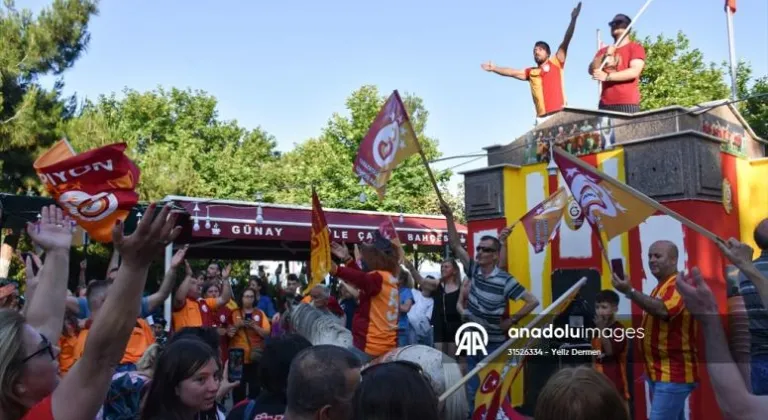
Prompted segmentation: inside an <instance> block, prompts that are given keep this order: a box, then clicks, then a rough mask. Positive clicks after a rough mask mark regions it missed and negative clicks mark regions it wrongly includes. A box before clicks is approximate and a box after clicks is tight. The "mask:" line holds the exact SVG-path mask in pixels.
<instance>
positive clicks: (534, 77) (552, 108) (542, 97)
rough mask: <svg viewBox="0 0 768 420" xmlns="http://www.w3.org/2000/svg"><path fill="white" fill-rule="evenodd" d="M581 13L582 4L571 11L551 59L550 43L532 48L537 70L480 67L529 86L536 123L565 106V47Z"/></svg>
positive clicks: (488, 64)
mask: <svg viewBox="0 0 768 420" xmlns="http://www.w3.org/2000/svg"><path fill="white" fill-rule="evenodd" d="M580 11H581V2H579V4H578V5H577V6H576V8H574V9H573V12H571V23H570V25H568V29H567V30H566V31H565V37H564V38H563V42H562V43H561V44H560V47H559V48H558V49H557V52H556V53H555V55H554V56H552V55H551V50H550V48H549V44H547V43H546V42H544V41H539V42H537V43H536V44H535V45H534V46H533V59H534V61H535V62H536V67H529V68H527V69H513V68H507V67H497V66H496V65H495V64H493V62H492V61H489V62H487V63H483V64H482V66H481V67H482V69H483V70H485V71H489V72H493V73H496V74H498V75H500V76H507V77H513V78H515V79H518V80H523V81H527V82H529V83H530V84H531V94H532V95H533V104H534V105H535V106H536V117H537V118H536V124H540V123H542V122H544V121H545V120H546V119H547V118H549V117H550V116H551V115H552V114H555V113H557V112H559V111H561V110H562V109H563V107H564V106H565V88H564V86H563V69H564V68H565V57H566V54H567V52H568V45H570V43H571V38H573V31H574V29H576V19H577V18H578V17H579V12H580Z"/></svg>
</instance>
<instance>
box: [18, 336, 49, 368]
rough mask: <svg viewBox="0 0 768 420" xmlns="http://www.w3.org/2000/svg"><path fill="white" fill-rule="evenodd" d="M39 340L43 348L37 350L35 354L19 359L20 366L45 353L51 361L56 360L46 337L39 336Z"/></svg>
mask: <svg viewBox="0 0 768 420" xmlns="http://www.w3.org/2000/svg"><path fill="white" fill-rule="evenodd" d="M40 339H41V340H42V343H43V347H41V348H39V349H38V350H37V351H36V352H34V353H32V354H30V355H29V356H27V357H25V358H23V359H21V364H22V365H23V364H25V363H27V362H28V361H30V360H32V359H34V358H35V357H37V356H39V355H41V354H43V353H46V352H47V353H48V355H49V356H51V361H53V360H56V355H55V354H54V352H53V344H51V341H50V340H48V337H46V336H44V335H42V334H40Z"/></svg>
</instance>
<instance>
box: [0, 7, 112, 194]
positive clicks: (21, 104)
mask: <svg viewBox="0 0 768 420" xmlns="http://www.w3.org/2000/svg"><path fill="white" fill-rule="evenodd" d="M96 13H97V8H96V2H95V1H90V0H55V1H54V2H53V4H52V5H51V6H50V7H48V8H45V9H43V10H42V11H41V12H40V14H39V15H38V16H37V17H33V15H32V13H31V12H30V11H29V10H26V9H25V10H18V9H16V7H15V5H14V2H13V1H12V0H6V1H5V2H4V4H3V5H0V33H2V39H3V45H2V49H0V85H1V86H2V89H0V169H2V174H3V175H2V177H1V178H0V190H2V191H10V192H17V193H18V192H20V191H23V190H25V189H26V188H28V187H30V186H32V185H34V184H35V183H36V180H37V177H36V175H35V172H34V170H33V168H32V163H33V162H34V159H35V158H36V157H37V156H38V155H39V154H40V153H41V152H42V151H44V150H46V149H47V148H48V147H49V146H50V145H51V144H53V142H54V141H55V140H56V139H57V138H58V136H59V132H58V130H57V128H58V125H59V123H60V122H61V120H63V119H68V118H69V117H71V115H72V113H73V111H74V98H63V97H62V88H63V87H64V81H63V76H62V75H63V73H64V71H66V70H67V69H69V68H71V67H72V65H73V64H74V63H75V61H76V60H77V59H78V57H80V54H81V53H82V52H83V51H84V50H85V48H86V46H87V45H88V41H89V39H90V34H89V33H88V22H89V20H90V18H91V16H92V15H95V14H96ZM46 75H52V76H55V77H56V81H55V83H54V86H53V88H52V89H51V90H46V89H44V88H43V87H42V86H41V85H40V83H39V79H40V78H41V77H42V76H46Z"/></svg>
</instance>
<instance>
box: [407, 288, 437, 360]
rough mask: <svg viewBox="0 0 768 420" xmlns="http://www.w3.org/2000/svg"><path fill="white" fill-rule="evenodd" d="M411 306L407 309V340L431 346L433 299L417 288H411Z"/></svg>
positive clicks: (432, 343) (432, 341)
mask: <svg viewBox="0 0 768 420" xmlns="http://www.w3.org/2000/svg"><path fill="white" fill-rule="evenodd" d="M412 293H413V306H411V310H410V311H408V322H409V323H410V324H411V329H410V334H411V338H410V340H409V342H411V343H414V344H423V345H425V346H430V347H432V346H433V345H434V337H433V335H432V325H431V318H432V309H433V307H434V306H435V301H434V300H433V299H432V298H431V297H429V296H424V294H423V293H422V292H421V290H419V289H415V288H414V289H413V290H412Z"/></svg>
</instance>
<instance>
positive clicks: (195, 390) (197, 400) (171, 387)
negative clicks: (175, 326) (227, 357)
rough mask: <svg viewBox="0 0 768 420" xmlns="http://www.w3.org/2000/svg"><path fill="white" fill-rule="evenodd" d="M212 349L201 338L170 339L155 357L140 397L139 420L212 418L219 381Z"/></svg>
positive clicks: (221, 415) (201, 419)
mask: <svg viewBox="0 0 768 420" xmlns="http://www.w3.org/2000/svg"><path fill="white" fill-rule="evenodd" d="M221 375H222V372H221V364H220V363H219V357H218V355H217V354H216V352H215V351H214V350H213V349H212V348H211V347H210V346H209V345H207V344H205V343H204V342H203V341H202V340H199V339H194V338H183V339H180V340H177V341H174V342H172V343H170V344H168V346H167V347H166V348H165V349H164V350H163V351H162V353H161V355H160V357H159V358H158V359H157V365H156V366H155V372H154V376H153V378H152V381H151V382H150V384H149V389H148V391H147V394H146V396H145V399H144V404H143V408H142V410H141V417H140V419H141V420H176V419H178V420H182V419H187V420H209V419H211V420H216V419H217V418H223V414H221V413H216V414H214V413H211V411H212V410H211V409H212V408H214V407H215V406H216V395H217V393H218V391H219V384H220V382H221Z"/></svg>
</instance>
